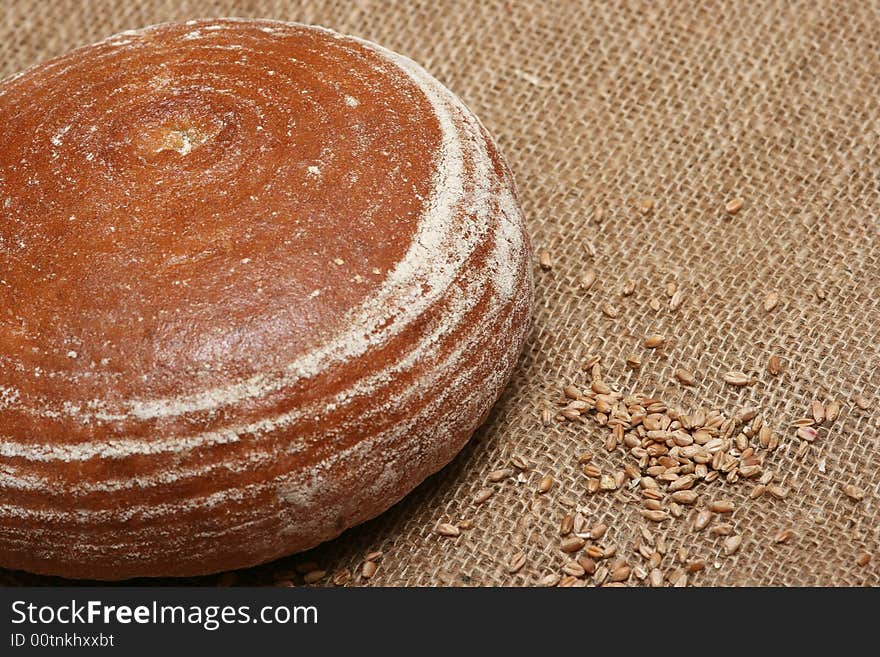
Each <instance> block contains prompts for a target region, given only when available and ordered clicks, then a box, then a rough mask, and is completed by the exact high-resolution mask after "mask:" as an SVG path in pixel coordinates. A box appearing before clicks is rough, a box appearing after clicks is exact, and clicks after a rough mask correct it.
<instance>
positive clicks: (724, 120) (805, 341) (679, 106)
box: [0, 0, 880, 586]
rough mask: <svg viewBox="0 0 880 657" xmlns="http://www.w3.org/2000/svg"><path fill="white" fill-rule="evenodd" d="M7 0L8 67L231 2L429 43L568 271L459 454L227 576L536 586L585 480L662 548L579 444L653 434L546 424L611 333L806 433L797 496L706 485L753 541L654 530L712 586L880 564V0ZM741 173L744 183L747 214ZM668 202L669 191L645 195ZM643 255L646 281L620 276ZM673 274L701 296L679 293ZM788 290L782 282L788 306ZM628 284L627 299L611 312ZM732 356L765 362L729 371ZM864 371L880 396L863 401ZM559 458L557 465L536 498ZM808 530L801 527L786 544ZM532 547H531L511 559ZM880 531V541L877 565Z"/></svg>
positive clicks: (632, 385) (396, 43)
mask: <svg viewBox="0 0 880 657" xmlns="http://www.w3.org/2000/svg"><path fill="white" fill-rule="evenodd" d="M3 12H4V14H3V17H2V23H0V76H5V75H7V74H10V73H13V72H15V71H17V70H20V69H22V68H24V67H26V66H29V65H31V64H34V63H37V62H39V61H42V60H45V59H47V58H49V57H52V56H55V55H58V54H61V53H62V52H65V51H67V50H70V49H72V48H74V47H76V46H79V45H83V44H86V43H89V42H92V41H95V40H98V39H100V38H102V37H104V36H107V35H109V34H111V33H114V32H117V31H121V30H125V29H130V28H136V27H141V26H145V25H149V24H153V23H157V22H162V21H168V20H182V19H188V18H196V17H207V16H224V15H227V16H228V15H235V16H250V17H270V18H277V19H283V20H295V21H301V22H306V23H314V24H319V25H325V26H328V27H331V28H334V29H336V30H339V31H342V32H346V33H352V34H356V35H359V36H362V37H365V38H367V39H371V40H374V41H376V42H378V43H381V44H383V45H385V46H387V47H389V48H391V49H393V50H396V51H398V52H401V53H404V54H406V55H409V56H410V57H412V58H414V59H415V60H417V61H418V62H420V63H422V64H423V65H424V66H425V67H426V68H427V69H428V70H429V71H430V72H431V73H433V74H434V75H435V76H437V77H438V78H439V79H440V80H441V81H443V82H444V83H445V84H446V85H447V86H448V87H449V88H450V89H452V90H453V91H454V92H456V93H457V94H459V95H460V96H461V97H462V98H463V99H464V101H465V102H466V103H467V104H468V105H469V106H470V107H471V108H472V109H473V110H474V111H475V112H476V113H477V115H479V116H480V117H481V119H482V121H483V122H484V123H485V125H486V126H487V128H488V129H489V130H490V131H491V132H492V134H493V135H494V136H495V138H496V140H497V142H498V144H499V146H500V148H501V150H502V152H503V153H504V154H505V155H506V157H507V159H508V161H509V163H510V165H511V167H512V169H513V171H514V173H515V176H516V179H517V182H518V187H519V193H520V197H521V200H522V204H523V208H524V210H525V214H526V217H527V221H528V227H529V230H530V233H531V237H532V241H533V244H534V245H535V247H536V249H537V250H541V249H546V250H547V251H548V252H549V254H550V257H551V260H552V269H550V270H549V271H543V270H541V269H540V268H538V267H537V266H536V268H535V276H536V286H537V295H536V298H537V305H536V308H535V315H534V329H533V331H532V334H531V338H530V340H529V342H528V344H527V346H526V349H525V352H524V354H523V357H522V359H521V361H520V364H519V367H518V368H517V370H516V372H515V373H514V375H513V378H512V380H511V382H510V384H509V386H508V387H507V390H506V392H505V394H504V396H503V397H502V399H501V400H500V401H499V403H498V404H497V405H496V407H495V409H494V411H493V413H492V415H491V417H490V418H489V420H488V422H487V423H486V424H485V425H484V426H483V427H482V428H481V429H480V430H479V431H478V432H477V433H476V435H475V436H474V438H473V440H472V441H471V442H470V444H469V445H468V447H467V448H466V449H465V450H464V452H463V453H462V454H461V455H460V456H459V457H458V458H457V459H456V460H455V461H454V462H453V463H452V464H451V465H450V466H449V467H447V468H446V469H444V470H443V471H442V472H441V473H439V474H438V475H436V476H435V477H433V478H432V479H430V480H429V481H427V482H426V483H425V484H423V485H422V486H421V487H420V488H419V489H417V490H416V491H415V492H414V493H413V494H412V495H410V496H409V497H408V498H407V499H405V500H404V501H403V502H401V503H400V504H398V505H397V506H396V507H395V508H393V509H392V510H391V511H389V512H388V513H386V514H384V515H383V516H381V517H380V518H378V519H376V520H374V521H372V522H369V523H367V524H366V525H363V526H361V527H358V528H356V529H354V530H351V531H349V532H347V533H346V534H344V535H343V536H342V537H340V538H339V539H337V540H335V541H332V542H331V543H328V544H326V545H323V546H321V547H319V548H318V549H316V550H313V551H311V552H310V553H308V554H305V555H297V556H294V557H291V558H289V559H285V560H282V561H280V562H276V563H274V564H268V565H265V566H262V567H259V568H255V569H252V570H250V571H243V572H240V573H238V574H237V576H235V577H229V576H227V577H225V578H221V581H226V582H232V581H237V582H243V583H269V582H272V581H273V580H275V579H277V578H279V577H290V576H291V575H290V572H291V571H292V570H294V568H295V567H296V566H297V565H302V563H303V562H305V561H314V562H317V564H318V565H319V566H320V568H322V569H326V570H327V571H328V573H332V572H334V571H337V570H339V569H345V568H347V569H349V570H350V571H351V572H352V573H353V574H354V577H353V579H352V581H351V584H352V585H355V584H365V583H369V584H373V585H392V586H399V585H415V586H419V585H444V584H445V585H532V584H536V583H537V582H538V581H539V580H541V578H543V577H544V576H546V575H548V574H550V573H559V572H560V570H561V567H562V565H563V564H564V563H565V562H566V561H567V560H568V557H567V556H566V555H564V554H563V553H562V552H561V551H560V549H559V542H560V539H559V523H560V519H561V517H562V516H563V515H564V514H566V513H571V512H572V510H571V509H570V508H568V507H566V506H565V503H566V499H565V498H570V499H571V500H573V501H575V502H576V504H578V505H580V506H581V507H582V513H583V514H584V515H586V516H587V519H588V522H589V523H590V524H593V523H596V522H600V521H601V522H605V523H607V524H608V525H609V528H610V529H609V530H608V534H607V536H606V537H605V538H604V539H603V543H605V544H606V545H610V544H614V545H616V546H617V549H618V555H620V556H624V557H626V558H627V559H628V561H629V562H630V563H631V564H633V565H635V564H637V563H642V562H643V561H642V558H641V557H639V556H638V555H637V554H636V550H635V546H636V544H637V542H638V537H639V527H640V526H643V525H644V524H645V521H644V520H643V519H642V518H641V516H640V514H639V509H640V505H639V497H638V495H637V491H636V492H617V493H614V494H602V493H600V494H596V495H593V496H590V495H588V494H587V492H586V488H585V484H586V478H585V477H584V475H583V474H581V473H580V470H579V466H578V464H577V457H578V455H579V454H580V453H582V452H584V451H586V450H590V451H593V452H594V453H595V454H596V458H595V463H596V464H597V465H598V466H599V467H600V468H602V469H603V470H604V471H607V472H612V471H615V470H619V469H620V468H621V466H622V464H623V463H625V462H628V461H630V462H631V459H630V457H628V456H626V455H624V454H623V453H622V451H620V450H619V451H618V452H616V453H614V454H611V455H608V454H607V453H606V452H605V450H604V449H603V448H602V441H603V440H604V437H605V436H606V435H607V434H606V430H605V429H603V428H600V427H598V426H597V425H596V424H595V423H594V422H592V421H588V422H586V423H583V424H580V423H578V424H571V425H563V424H559V423H555V422H554V423H553V424H552V425H551V426H549V427H544V426H542V424H541V421H540V415H541V411H542V409H544V408H548V407H549V408H552V407H553V406H554V405H555V403H556V402H557V400H558V398H559V391H560V385H561V384H563V383H568V382H572V383H583V382H584V381H585V380H586V379H587V377H588V375H587V374H585V373H584V372H583V371H582V370H581V365H582V363H583V361H584V359H585V358H586V357H587V355H588V354H590V353H593V352H595V353H599V354H601V355H602V364H603V368H604V370H605V372H606V374H605V377H606V380H607V381H608V382H609V383H610V384H612V386H613V387H615V388H617V389H620V390H624V391H642V392H645V393H650V394H654V395H656V396H658V397H662V398H663V399H664V400H668V401H669V402H670V403H671V404H673V405H677V406H680V407H682V408H684V409H696V408H697V407H700V406H704V407H706V408H718V409H721V410H722V411H724V412H725V413H728V414H733V413H735V412H736V411H737V410H738V409H740V408H742V407H744V406H757V407H759V408H760V409H761V411H762V412H763V413H764V416H765V417H766V419H767V421H768V422H769V423H770V424H772V425H773V426H774V428H775V429H776V430H777V431H778V432H779V433H780V434H781V436H782V447H781V448H780V450H779V451H778V452H777V453H776V454H774V455H773V456H772V457H770V458H769V459H768V462H767V466H768V467H769V468H770V469H773V470H774V471H775V472H776V480H775V481H776V482H781V483H782V484H783V485H784V486H786V487H787V488H788V489H789V490H790V495H789V496H788V498H787V499H784V500H777V499H773V498H771V497H770V496H766V495H765V496H764V497H762V498H760V499H756V500H752V499H750V497H749V492H750V490H751V489H752V486H753V485H754V484H753V483H744V482H739V483H737V484H735V485H730V484H727V483H726V482H722V481H716V482H714V483H712V484H711V485H704V486H703V487H702V488H701V490H702V491H704V493H703V495H702V498H703V500H704V503H705V502H707V501H708V500H711V499H716V498H722V497H724V498H730V499H732V500H733V501H734V503H735V505H736V510H735V512H734V513H733V514H732V516H731V517H730V518H729V522H731V523H733V524H734V525H735V527H736V530H737V531H738V532H739V533H741V534H742V535H743V537H744V539H743V544H742V547H741V549H740V550H739V551H738V552H737V553H736V554H735V555H733V556H726V555H724V551H723V549H722V541H723V538H722V537H718V536H713V535H711V534H710V533H709V532H708V531H704V532H701V533H694V532H691V531H690V529H689V528H688V523H687V521H686V519H685V518H681V519H678V520H671V521H667V522H665V523H663V524H662V525H658V526H652V527H651V529H652V530H653V531H654V532H655V533H657V534H662V535H664V536H665V537H666V539H667V541H668V544H669V551H668V553H667V556H666V557H665V558H664V562H663V565H662V568H663V569H664V570H666V571H669V570H672V569H673V568H675V567H676V566H678V565H679V564H678V563H677V562H676V560H675V554H676V552H677V551H678V549H679V548H681V547H686V548H687V549H688V550H689V555H690V557H689V558H692V559H694V558H702V559H705V560H706V562H707V564H708V567H707V569H706V570H704V571H701V572H699V573H695V574H693V575H692V576H691V578H690V583H692V584H697V585H877V584H880V423H878V417H880V414H878V408H880V395H878V391H880V235H878V232H880V227H878V223H880V219H878V208H880V118H878V117H880V50H878V48H877V43H876V36H877V34H880V8H878V5H877V4H875V3H862V2H855V1H854V2H849V3H832V2H827V3H820V4H798V5H794V4H790V3H730V4H721V3H714V2H707V3H689V2H688V3H673V2H669V3H645V4H629V3H575V2H547V3H536V2H526V1H524V2H512V1H502V0H491V1H489V0H487V1H483V2H464V3H453V2H446V1H443V2H417V3H403V2H400V3H398V2H388V3H385V2H370V1H365V0H361V1H359V2H329V3H323V2H302V3H296V2H272V1H266V2H259V1H254V2H196V1H193V0H167V1H149V0H132V1H124V2H123V1H119V2H97V1H90V2H76V1H64V2H52V3H36V4H35V3H32V2H30V1H28V0H6V1H5V2H4V3H3ZM36 109H37V108H35V111H36ZM733 198H741V199H743V200H744V206H743V208H742V210H741V211H740V212H739V213H737V214H736V215H735V216H732V217H730V216H727V215H726V214H725V212H724V205H725V202H726V201H728V200H730V199H733ZM648 199H650V200H652V201H653V203H654V207H653V209H652V210H651V211H649V212H643V204H644V202H645V201H646V200H648ZM598 208H604V209H605V210H606V216H605V218H604V220H603V221H602V222H601V223H597V222H596V221H595V217H596V210H597V209H598ZM590 245H592V249H593V250H594V255H591V254H590ZM590 268H593V269H595V271H596V272H597V274H598V278H597V282H596V284H595V285H594V286H593V288H591V289H590V290H589V292H587V293H583V292H582V291H580V290H579V289H578V285H577V280H578V278H579V276H580V275H581V274H582V273H583V272H585V271H586V270H587V269H590ZM628 280H632V281H634V282H635V292H634V293H633V294H632V295H631V296H628V297H622V296H621V293H620V292H621V289H622V287H623V286H624V284H625V282H626V281H628ZM669 283H675V284H676V285H677V286H678V288H680V289H681V290H682V291H683V293H684V302H683V304H682V306H681V308H680V309H678V310H677V311H671V310H670V309H669V300H668V298H667V295H666V289H665V288H666V285H667V284H669ZM817 286H820V287H821V288H823V289H824V290H825V291H826V298H825V299H824V300H820V299H819V298H818V297H817V295H816V288H817ZM770 291H777V292H778V293H779V296H780V303H779V306H778V307H777V308H776V309H774V310H772V311H771V312H766V311H765V310H764V309H763V307H762V304H763V301H764V299H765V297H766V295H767V294H768V292H770ZM653 298H656V299H658V300H659V302H660V310H656V311H655V310H652V308H651V306H650V302H651V299H653ZM606 301H608V302H611V303H612V304H613V305H615V306H616V307H617V308H618V309H619V311H620V312H619V315H618V316H617V317H616V318H610V317H608V316H606V315H604V314H603V313H602V312H601V311H600V307H601V305H602V303H603V302H606ZM652 332H657V333H662V334H665V335H666V336H668V337H669V338H670V341H671V342H670V344H669V345H668V347H667V348H666V349H665V350H664V353H663V354H662V355H658V354H657V353H655V352H650V351H648V350H646V349H644V348H643V347H642V346H641V343H642V340H643V338H644V336H645V335H646V334H648V333H652ZM631 353H636V354H639V355H640V356H641V357H642V359H643V361H644V363H643V365H642V367H641V369H640V370H638V371H632V370H630V369H628V368H626V367H625V365H624V361H625V359H626V357H627V356H628V355H629V354H631ZM773 354H777V355H779V356H780V357H781V359H782V362H783V367H784V372H783V374H782V375H781V376H779V377H775V378H774V377H771V376H769V375H767V374H766V372H765V367H766V363H767V361H768V359H769V357H770V356H771V355H773ZM676 367H685V368H687V369H689V370H691V371H693V372H694V373H695V374H696V376H697V382H696V385H695V386H693V387H692V388H683V387H682V386H680V385H678V384H676V383H675V381H674V379H673V371H674V369H675V368H676ZM729 370H743V371H748V372H754V373H755V375H756V379H757V382H756V383H755V384H754V385H752V386H748V387H745V388H736V387H733V386H730V385H727V384H725V383H724V382H723V380H722V376H723V374H724V373H725V372H727V371H729ZM859 394H861V395H864V397H865V398H867V400H868V401H869V402H870V408H869V409H868V410H862V409H860V408H858V407H857V406H856V405H855V404H854V403H853V401H852V399H853V397H854V396H855V395H859ZM832 397H833V398H836V399H839V400H840V401H841V403H842V406H843V410H842V413H841V418H840V419H839V420H838V421H837V422H836V423H834V424H833V425H832V426H831V427H830V428H827V429H826V428H823V429H822V430H821V436H820V438H819V440H818V441H816V443H815V444H814V445H813V446H812V447H811V448H810V451H809V453H808V454H807V455H806V456H805V457H803V458H798V456H797V454H796V451H797V447H798V441H797V440H796V439H795V437H794V430H793V429H791V428H790V426H789V425H790V423H791V422H792V421H793V420H795V419H796V418H798V417H802V416H803V415H805V414H807V413H808V409H809V405H810V402H811V400H813V399H829V398H832ZM515 455H519V456H522V457H525V458H527V459H530V460H531V461H532V462H533V463H534V466H535V467H534V469H533V470H531V471H529V472H527V473H525V475H524V477H522V478H521V479H520V480H517V478H511V479H508V480H506V481H505V482H502V483H498V484H488V485H489V486H490V487H491V488H493V489H494V490H495V494H494V496H493V497H492V498H491V499H489V500H488V501H487V502H486V503H485V504H483V505H479V506H477V505H475V504H474V503H473V497H474V495H475V493H476V492H477V491H478V490H479V489H480V488H482V487H484V486H486V485H487V483H486V481H487V475H488V473H489V472H491V471H493V470H495V469H498V468H504V467H509V462H510V459H511V457H513V456H515ZM545 473H550V474H552V475H553V477H554V478H555V482H556V483H555V484H554V486H553V488H552V489H551V490H550V491H549V492H548V493H547V494H545V495H536V494H535V489H536V486H537V483H538V481H539V480H540V479H541V477H542V475H543V474H545ZM848 483H850V484H857V485H858V486H859V487H861V488H862V489H864V490H865V492H866V497H865V498H864V499H863V500H862V501H861V502H858V503H856V502H853V501H852V500H849V499H848V498H846V497H845V496H844V495H843V493H842V492H841V485H842V484H848ZM460 520H470V521H472V522H473V528H471V529H467V530H463V531H462V533H461V536H459V537H457V538H448V537H442V536H439V535H437V534H436V533H435V532H434V531H433V528H434V527H435V526H436V525H437V523H438V522H443V521H451V522H457V521H460ZM788 528H790V529H792V530H793V537H792V538H791V540H790V541H789V542H787V543H782V544H776V543H774V541H773V537H774V536H775V535H776V534H777V533H778V532H780V531H781V530H784V529H788ZM374 550H379V551H381V552H382V553H383V555H382V557H381V559H379V561H378V563H379V568H378V571H377V573H376V574H375V576H374V577H373V578H372V579H371V580H366V579H364V578H363V577H362V576H361V575H360V568H361V564H362V563H363V559H364V555H366V554H367V553H368V552H371V551H374ZM519 551H522V552H524V553H525V554H526V555H527V561H526V565H525V566H524V567H523V568H522V569H521V570H520V571H519V572H518V573H517V574H514V575H511V574H509V573H508V571H507V567H506V566H507V562H508V559H509V558H510V556H511V555H512V554H514V553H516V552H519ZM864 552H867V553H870V554H872V555H873V558H872V560H871V561H870V563H869V564H868V565H858V564H857V562H856V561H857V557H858V555H859V554H860V553H864ZM294 577H295V578H298V577H299V576H298V575H295V576H294ZM328 579H329V575H328ZM328 579H325V580H323V583H326V582H327V581H328ZM3 581H6V582H8V583H13V582H15V583H19V582H29V583H56V582H57V580H50V579H43V578H30V577H27V576H23V575H20V574H13V573H5V574H4V575H3ZM195 581H196V582H198V583H205V584H213V583H215V582H217V581H218V580H217V577H206V578H201V579H199V580H195ZM297 581H301V580H297ZM635 582H636V580H635V578H633V579H632V580H631V583H635Z"/></svg>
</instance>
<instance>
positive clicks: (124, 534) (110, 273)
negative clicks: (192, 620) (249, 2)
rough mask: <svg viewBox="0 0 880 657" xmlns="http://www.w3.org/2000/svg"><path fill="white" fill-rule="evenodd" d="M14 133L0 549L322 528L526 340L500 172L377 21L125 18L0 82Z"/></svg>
mask: <svg viewBox="0 0 880 657" xmlns="http://www.w3.org/2000/svg"><path fill="white" fill-rule="evenodd" d="M37 108H39V110H37ZM0 142H2V143H4V144H8V146H7V147H6V148H5V149H3V150H2V152H0V171H2V177H0V211H2V216H3V221H2V222H0V265H2V268H0V271H2V276H0V278H2V279H3V280H2V285H0V307H2V308H8V309H10V311H9V312H7V313H6V314H5V315H0V496H2V499H3V503H2V505H0V565H2V566H4V567H9V568H20V569H25V570H30V571H33V572H39V573H47V574H59V575H64V576H68V577H92V578H101V579H121V578H126V577H133V576H144V575H146V576H158V575H193V574H200V573H207V572H213V571H218V570H224V569H229V568H237V567H242V566H248V565H252V564H255V563H259V562H262V561H266V560H270V559H273V558H276V557H278V556H281V555H283V554H287V553H290V552H294V551H297V550H302V549H306V548H308V547H311V546H313V545H315V544H317V543H319V542H321V541H324V540H327V539H328V538H331V537H333V536H335V535H337V534H339V533H340V532H341V531H342V530H344V529H345V528H347V527H350V526H352V525H353V524H356V523H359V522H362V521H363V520H366V519H368V518H370V517H373V516H375V515H377V514H378V513H381V512H382V511H383V510H385V509H386V508H387V507H389V506H390V505H391V504H393V503H394V502H396V501H398V500H399V499H400V498H401V497H402V496H404V495H405V494H406V493H407V492H409V491H410V490H411V489H412V488H413V487H414V486H416V485H417V484H418V483H419V482H420V481H422V480H423V479H424V478H425V477H426V476H427V475H429V474H431V473H432V472H434V471H436V470H438V469H439V468H440V467H442V466H443V465H445V464H446V463H447V462H448V461H449V460H450V459H451V458H452V456H453V455H454V454H455V453H456V452H457V451H458V450H459V449H460V448H461V446H462V445H463V444H464V442H465V441H466V440H467V439H468V438H469V437H470V435H471V433H472V432H473V430H474V429H475V428H476V426H477V425H478V424H479V422H480V421H482V419H483V418H484V416H485V414H486V412H487V411H488V408H489V407H490V405H491V404H492V402H493V401H494V400H495V399H496V398H497V395H498V394H499V393H500V390H501V388H502V387H503V385H504V382H505V381H506V379H507V377H508V376H509V373H510V371H511V369H512V367H513V364H514V361H515V359H516V357H517V355H518V353H519V351H520V348H521V346H522V342H523V339H524V336H525V332H526V330H527V326H528V322H529V313H530V309H531V296H532V282H531V274H530V269H529V247H528V242H527V238H526V237H525V235H524V232H523V226H522V219H521V216H520V211H519V207H518V203H517V201H516V198H515V193H514V191H513V183H512V180H511V177H510V173H509V171H508V170H507V167H506V165H505V164H504V163H503V161H502V160H501V158H500V156H499V155H498V153H497V151H496V150H495V147H494V145H493V144H492V141H491V139H490V138H489V137H488V135H487V134H486V132H485V130H484V129H483V128H482V126H480V125H479V122H478V121H477V120H476V119H475V118H474V117H473V115H471V114H470V112H468V111H467V110H466V109H465V108H464V107H463V106H462V105H461V103H460V102H459V101H458V100H457V99H456V98H455V97H454V96H453V95H452V94H450V93H449V92H448V91H447V90H446V89H444V88H443V87H442V86H441V85H439V83H437V82H436V81H435V80H433V78H430V77H429V76H428V75H427V74H426V73H424V71H422V70H421V69H420V68H419V67H417V66H416V65H415V64H413V63H412V62H410V61H409V60H406V59H404V58H401V57H399V56H397V55H394V54H393V53H390V52H388V51H385V50H383V49H381V48H379V47H377V46H374V45H372V44H368V43H366V42H362V41H358V40H356V39H352V38H347V37H341V36H339V35H337V34H335V33H332V32H329V31H326V30H322V29H318V28H311V27H306V26H302V25H295V24H287V23H276V22H269V21H230V20H220V21H200V22H190V23H187V24H169V25H162V26H157V27H154V28H148V29H147V30H142V31H139V32H133V33H123V34H121V35H117V36H115V37H111V38H110V39H108V40H106V41H104V42H102V43H100V44H96V45H94V46H89V47H86V48H83V49H80V50H78V51H75V52H73V53H70V54H69V55H66V56H64V57H62V58H59V59H56V60H53V61H51V62H48V63H46V64H43V65H41V66H38V67H36V68H33V69H30V70H28V71H26V72H25V73H23V74H21V75H19V76H16V77H13V78H10V79H7V80H5V81H3V82H2V83H0Z"/></svg>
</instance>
